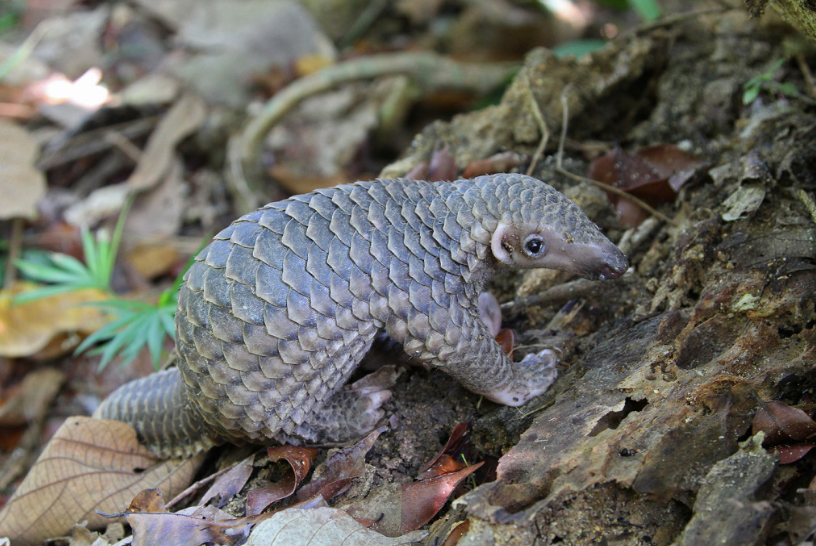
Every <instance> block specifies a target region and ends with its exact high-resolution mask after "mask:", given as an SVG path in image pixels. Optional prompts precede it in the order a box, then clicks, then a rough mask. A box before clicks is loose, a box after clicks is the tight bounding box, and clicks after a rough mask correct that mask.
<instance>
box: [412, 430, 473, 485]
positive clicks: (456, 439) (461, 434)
mask: <svg viewBox="0 0 816 546" xmlns="http://www.w3.org/2000/svg"><path fill="white" fill-rule="evenodd" d="M469 426H470V423H459V424H458V425H456V426H455V427H453V430H452V431H451V433H450V436H449V437H448V441H447V442H445V447H443V448H442V450H441V451H440V452H439V453H437V454H436V455H435V456H434V457H432V458H431V460H430V461H428V462H427V463H426V464H425V466H423V467H422V468H420V469H419V473H418V475H417V479H420V480H423V479H427V478H432V477H434V476H437V475H439V474H443V472H434V473H431V472H430V471H431V470H432V469H433V468H434V467H436V466H437V462H438V461H439V459H440V458H441V457H442V456H443V455H448V456H449V457H450V458H452V459H454V460H456V459H459V458H460V457H461V455H463V454H465V453H466V451H467V450H468V448H469V447H470V432H469V430H468V427H469ZM446 466H447V465H446ZM462 466H464V465H462ZM460 468H461V466H460V467H459V468H453V469H452V470H450V471H449V472H455V471H457V470H459V469H460Z"/></svg>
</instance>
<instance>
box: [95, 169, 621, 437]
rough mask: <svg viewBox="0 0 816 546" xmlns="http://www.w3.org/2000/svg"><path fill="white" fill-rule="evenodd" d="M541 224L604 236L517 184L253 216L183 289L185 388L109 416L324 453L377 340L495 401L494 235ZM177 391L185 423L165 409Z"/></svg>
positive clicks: (341, 198)
mask: <svg viewBox="0 0 816 546" xmlns="http://www.w3.org/2000/svg"><path fill="white" fill-rule="evenodd" d="M542 215H544V216H547V215H549V216H548V217H547V218H546V219H547V221H548V222H550V224H551V225H553V226H559V225H565V226H568V227H571V229H572V230H573V232H574V233H575V234H576V235H575V236H576V237H578V238H580V237H590V238H591V237H600V238H603V236H602V235H600V232H598V230H597V228H595V227H594V225H592V226H591V229H586V230H583V231H582V229H581V228H582V226H583V225H584V224H586V223H589V224H591V222H589V220H587V219H586V217H585V216H584V215H583V213H581V212H580V210H579V209H578V208H577V207H575V205H573V204H572V203H571V202H569V201H568V200H567V199H566V198H564V197H563V196H562V195H561V194H559V193H558V192H556V191H555V190H554V189H552V188H551V187H550V186H548V185H546V184H544V183H542V182H540V181H538V180H535V179H532V178H529V177H525V176H521V175H492V176H484V177H479V178H476V179H473V180H459V181H456V182H450V183H436V184H434V183H428V182H421V181H412V180H379V181H374V182H358V183H355V184H350V185H344V186H338V187H335V188H330V189H325V190H318V191H315V192H312V193H309V194H306V195H300V196H295V197H292V198H290V199H287V200H285V201H281V202H278V203H272V204H269V205H267V206H266V207H264V208H262V209H260V210H258V211H255V212H253V213H250V214H248V215H246V216H243V217H242V218H239V219H238V220H237V221H235V222H234V223H233V224H232V225H230V226H229V227H228V228H226V229H225V230H224V231H222V232H221V233H219V234H218V235H216V236H215V238H214V240H213V241H212V243H211V244H210V245H209V246H208V247H207V248H205V249H204V250H203V251H202V252H201V253H200V254H199V255H198V256H197V258H196V260H195V263H194V264H193V265H192V267H191V268H190V270H189V272H188V273H187V276H186V282H185V284H184V285H183V286H182V288H181V292H180V294H179V307H178V313H177V316H176V328H177V335H176V342H177V350H178V354H179V372H180V377H181V382H182V383H181V387H179V388H178V389H176V390H173V389H174V388H175V387H167V384H166V383H168V382H172V380H173V379H174V378H178V375H177V374H176V372H168V373H166V374H165V375H162V376H157V379H153V380H151V382H150V384H149V385H147V384H145V385H143V386H142V387H139V388H137V389H135V390H133V391H132V392H133V395H132V396H133V398H134V400H135V399H136V398H139V399H140V404H141V406H143V408H142V409H143V410H144V411H142V410H132V409H124V406H123V403H122V399H123V398H126V397H127V392H124V393H119V394H117V396H118V398H117V400H118V402H117V403H116V404H115V405H111V406H110V407H111V408H113V409H110V410H109V411H108V416H114V418H115V417H116V414H117V412H118V413H119V416H120V417H121V418H123V419H124V420H129V421H131V422H136V421H138V422H139V423H140V425H141V426H143V428H144V426H147V428H150V427H153V428H163V429H165V430H166V431H167V433H168V434H167V436H168V438H173V441H177V440H178V437H179V436H184V435H192V434H195V435H196V436H197V441H200V438H201V437H206V436H209V437H210V438H211V440H206V442H210V441H212V442H221V441H225V440H230V441H238V442H241V441H251V442H267V441H269V440H277V441H286V440H315V439H319V438H320V432H321V431H320V430H319V429H320V427H327V426H330V425H327V424H326V421H327V419H326V418H325V416H323V415H320V413H319V412H320V410H321V408H322V407H323V406H324V405H325V404H327V400H328V399H329V398H330V397H331V396H332V394H334V393H335V392H337V391H338V390H339V389H340V388H341V387H342V385H343V384H344V383H345V382H346V381H347V380H348V378H349V376H350V375H351V373H352V372H353V370H354V368H355V366H356V365H357V363H358V362H359V361H360V360H361V359H362V357H363V355H364V354H365V353H366V351H367V350H368V348H369V347H370V345H371V342H372V340H373V339H374V337H375V336H376V334H377V333H378V332H379V331H381V330H383V329H385V330H386V331H387V333H388V334H389V335H390V336H391V337H392V338H393V339H394V340H396V341H398V342H400V343H402V344H403V346H404V348H405V351H406V352H407V353H408V354H409V355H410V356H412V357H416V358H418V359H420V360H423V361H427V362H429V363H431V364H433V365H435V366H438V367H440V368H442V369H444V370H445V371H448V372H449V373H452V374H453V375H454V376H455V377H456V378H457V379H459V380H460V381H461V382H462V383H464V385H465V386H466V387H467V388H470V389H471V390H474V391H476V392H484V391H485V390H486V389H487V390H489V389H491V388H495V387H496V386H497V385H501V384H502V383H503V382H506V381H508V380H509V377H510V375H511V374H512V371H511V370H510V366H511V365H512V364H511V363H510V361H509V360H508V359H507V357H506V356H505V355H504V354H503V352H502V351H501V349H500V348H499V346H498V344H497V343H496V342H495V341H494V340H493V338H492V337H491V336H490V335H489V333H488V332H487V330H486V328H485V326H484V325H483V324H482V322H481V320H480V319H479V317H478V311H477V299H478V295H479V293H480V292H481V290H482V286H483V284H484V282H485V281H486V280H487V279H488V278H489V277H490V275H491V274H492V273H493V270H494V268H495V266H496V264H495V261H494V260H493V259H492V255H491V254H490V252H489V248H490V246H489V245H490V235H491V233H492V232H493V230H495V229H496V226H497V225H498V223H499V221H500V220H501V221H508V220H510V221H527V220H530V219H532V218H536V219H541V218H542ZM604 240H605V239H604ZM158 378H164V379H158ZM157 385H161V386H157ZM127 387H128V386H125V387H123V390H124V391H127ZM145 388H149V389H153V390H154V391H155V397H154V398H155V400H156V401H155V403H154V402H151V398H150V397H151V394H150V392H145ZM168 389H169V391H172V392H173V393H174V394H173V396H175V398H174V399H173V403H176V404H177V406H178V407H177V408H176V409H175V410H171V409H169V408H167V404H166V403H165V404H163V405H160V404H159V402H160V401H161V400H163V399H164V398H163V397H166V394H162V393H166V392H168ZM145 400H146V402H145ZM135 411H138V412H139V415H138V416H136V415H135ZM160 414H161V415H160ZM168 415H172V416H173V417H172V419H171V418H168V417H167V416H168ZM318 417H319V418H318ZM151 420H154V421H155V422H157V423H158V422H160V421H161V426H160V427H157V426H154V425H153V424H151V423H147V424H146V425H145V424H144V422H145V421H151ZM329 421H331V420H329ZM168 423H169V424H168ZM173 423H176V425H177V426H176V427H175V430H174V426H173ZM190 423H195V424H193V425H191V424H190ZM311 425H314V426H311ZM151 430H152V429H151ZM142 436H143V437H145V438H147V439H150V438H155V436H156V434H154V433H152V432H151V433H150V434H144V433H143V434H142ZM187 443H188V444H189V443H190V442H187Z"/></svg>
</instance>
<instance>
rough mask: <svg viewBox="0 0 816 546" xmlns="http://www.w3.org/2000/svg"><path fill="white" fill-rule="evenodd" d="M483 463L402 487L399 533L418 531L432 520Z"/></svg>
mask: <svg viewBox="0 0 816 546" xmlns="http://www.w3.org/2000/svg"><path fill="white" fill-rule="evenodd" d="M483 464H484V463H483V462H481V463H477V464H475V465H473V466H469V467H467V468H463V469H462V470H459V471H458V472H451V473H449V474H442V475H441V476H436V477H435V478H431V479H428V480H422V481H420V482H413V483H406V484H405V485H403V486H402V526H401V527H400V533H408V532H410V531H413V530H415V529H419V528H420V527H422V526H423V525H425V524H426V523H428V522H429V521H431V518H433V517H434V516H435V515H436V513H437V512H439V510H441V509H442V507H443V506H444V505H445V503H446V502H448V497H449V496H450V495H451V493H453V491H454V489H456V487H457V486H458V485H459V484H460V483H462V480H464V479H465V478H467V477H468V476H470V475H471V474H473V473H474V472H476V471H477V470H478V469H479V468H480V467H481V466H482V465H483Z"/></svg>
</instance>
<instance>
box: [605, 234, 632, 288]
mask: <svg viewBox="0 0 816 546" xmlns="http://www.w3.org/2000/svg"><path fill="white" fill-rule="evenodd" d="M605 250H607V252H605V253H604V256H603V258H602V261H601V264H600V267H599V268H598V278H599V279H601V280H609V279H617V278H618V277H620V276H621V275H623V274H624V273H626V270H627V269H629V260H627V259H626V256H625V255H624V254H623V252H621V250H620V249H619V248H618V247H617V246H615V245H614V244H611V243H610V244H609V248H608V249H605Z"/></svg>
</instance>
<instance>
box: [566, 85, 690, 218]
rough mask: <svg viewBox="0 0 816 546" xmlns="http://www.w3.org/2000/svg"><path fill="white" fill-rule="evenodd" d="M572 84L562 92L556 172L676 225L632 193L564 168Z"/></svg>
mask: <svg viewBox="0 0 816 546" xmlns="http://www.w3.org/2000/svg"><path fill="white" fill-rule="evenodd" d="M570 86H571V84H569V85H567V86H566V87H565V88H564V90H563V91H562V92H561V105H562V112H563V118H562V122H561V139H560V140H559V141H558V155H557V159H556V162H555V165H556V167H555V172H557V173H559V174H562V175H564V176H567V177H569V178H572V179H573V180H578V181H580V182H587V183H589V184H592V185H593V186H597V187H599V188H601V189H602V190H604V191H608V192H610V193H614V194H615V195H618V196H620V197H623V198H625V199H628V200H629V201H631V202H632V203H634V204H635V205H637V206H639V207H640V208H642V209H643V210H645V211H646V212H648V213H649V214H651V215H652V216H655V217H656V218H660V219H661V220H663V221H664V222H666V223H669V224H672V225H674V224H675V221H674V220H672V219H671V218H669V217H668V216H666V215H665V214H663V213H661V212H658V211H656V210H655V209H654V208H652V207H651V206H649V205H648V204H646V203H645V202H643V201H642V200H641V199H638V198H637V197H635V196H634V195H632V194H631V193H628V192H625V191H623V190H622V189H620V188H616V187H615V186H611V185H609V184H604V183H602V182H598V181H597V180H592V179H591V178H586V177H585V176H580V175H577V174H573V173H571V172H569V171H568V170H566V169H564V167H563V166H562V165H563V156H564V142H566V140H567V126H568V125H569V102H568V101H567V92H568V91H569V88H570Z"/></svg>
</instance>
